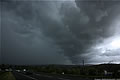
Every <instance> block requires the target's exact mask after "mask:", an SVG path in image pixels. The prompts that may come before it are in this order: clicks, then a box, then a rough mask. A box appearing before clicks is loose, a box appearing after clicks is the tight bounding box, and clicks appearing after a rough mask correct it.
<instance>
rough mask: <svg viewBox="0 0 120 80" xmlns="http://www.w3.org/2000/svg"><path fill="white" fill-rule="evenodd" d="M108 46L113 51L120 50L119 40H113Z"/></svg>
mask: <svg viewBox="0 0 120 80" xmlns="http://www.w3.org/2000/svg"><path fill="white" fill-rule="evenodd" d="M110 45H111V47H113V48H114V49H118V48H120V38H118V39H114V40H113V41H112V42H111V44H110Z"/></svg>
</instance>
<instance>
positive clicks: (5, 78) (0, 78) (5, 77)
mask: <svg viewBox="0 0 120 80" xmlns="http://www.w3.org/2000/svg"><path fill="white" fill-rule="evenodd" d="M0 80H16V79H15V77H14V76H13V74H12V73H11V72H4V73H2V74H0Z"/></svg>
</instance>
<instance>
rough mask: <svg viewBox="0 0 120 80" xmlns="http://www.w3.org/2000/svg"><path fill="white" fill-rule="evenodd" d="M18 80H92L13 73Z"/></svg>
mask: <svg viewBox="0 0 120 80" xmlns="http://www.w3.org/2000/svg"><path fill="white" fill-rule="evenodd" d="M13 75H14V76H15V78H16V80H90V79H81V78H78V77H76V78H75V77H74V78H73V77H63V76H62V77H61V76H50V75H43V74H33V75H25V74H22V73H18V72H13Z"/></svg>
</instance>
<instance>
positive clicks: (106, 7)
mask: <svg viewBox="0 0 120 80" xmlns="http://www.w3.org/2000/svg"><path fill="white" fill-rule="evenodd" d="M119 7H120V6H119V2H115V1H109V2H106V1H90V0H86V1H80V0H76V1H75V2H74V1H65V2H64V1H4V2H2V55H3V56H2V57H3V59H4V62H5V63H20V64H22V62H24V63H29V64H30V63H31V64H34V63H35V62H36V61H37V62H36V63H35V64H39V63H40V64H43V63H45V64H49V63H66V64H67V63H69V64H70V63H71V62H72V63H73V64H79V63H81V60H83V59H85V60H86V62H90V59H91V57H90V54H91V53H90V48H91V47H93V46H94V45H95V44H97V43H101V42H102V41H103V40H104V39H106V38H108V37H110V36H111V35H112V34H113V33H109V28H110V23H111V21H112V19H113V18H114V17H116V16H117V15H119V14H118V13H120V11H119ZM51 46H53V47H51ZM86 55H88V56H86ZM28 56H29V57H28ZM91 56H92V55H91ZM7 58H8V59H7ZM11 58H12V59H11ZM39 58H40V59H39ZM44 58H45V59H44ZM21 59H22V61H21ZM55 59H56V61H55ZM14 60H16V62H14ZM43 61H44V62H43ZM91 62H94V61H93V60H91Z"/></svg>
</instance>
